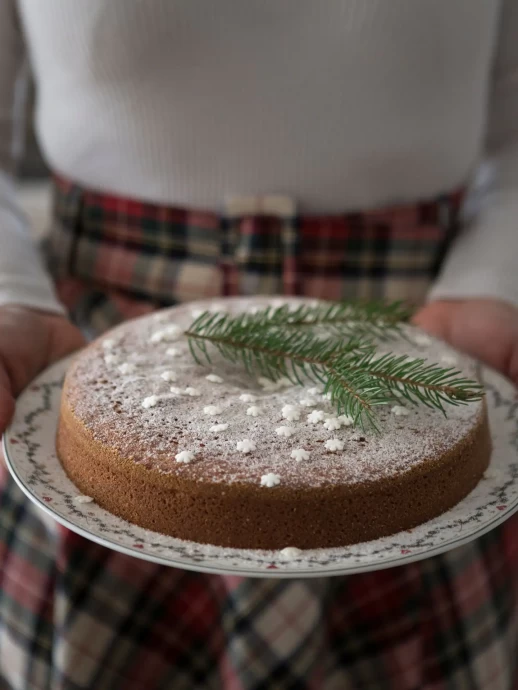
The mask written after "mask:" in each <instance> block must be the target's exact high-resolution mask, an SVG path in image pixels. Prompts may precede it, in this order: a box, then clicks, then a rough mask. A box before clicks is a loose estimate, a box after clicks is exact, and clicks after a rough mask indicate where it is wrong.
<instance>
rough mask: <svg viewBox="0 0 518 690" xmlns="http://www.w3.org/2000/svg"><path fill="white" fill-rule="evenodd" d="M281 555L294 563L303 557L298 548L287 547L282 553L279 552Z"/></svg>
mask: <svg viewBox="0 0 518 690" xmlns="http://www.w3.org/2000/svg"><path fill="white" fill-rule="evenodd" d="M279 555H280V556H281V558H284V559H286V560H287V561H293V560H295V559H296V558H299V557H300V556H301V555H302V551H301V549H297V547H296V546H286V548H284V549H282V551H279Z"/></svg>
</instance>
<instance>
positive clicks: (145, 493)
mask: <svg viewBox="0 0 518 690" xmlns="http://www.w3.org/2000/svg"><path fill="white" fill-rule="evenodd" d="M257 302H258V301H257V300H249V301H247V300H237V301H236V302H235V303H234V304H235V306H234V308H235V309H236V310H241V309H243V307H244V308H247V307H249V306H251V305H254V306H255V305H256V304H257ZM223 304H225V306H227V304H226V303H223ZM200 308H203V305H202V306H201V307H200ZM191 309H192V307H191ZM190 320H192V315H191V314H190V311H187V310H186V308H185V307H183V308H179V309H174V310H167V311H166V312H164V314H162V315H159V316H158V318H157V317H156V316H153V317H147V318H144V319H139V320H137V321H135V322H132V323H129V324H125V325H123V326H122V327H119V328H118V329H116V330H115V331H114V332H113V333H112V334H109V335H108V336H105V337H104V338H103V339H102V340H100V341H97V342H95V343H93V344H92V345H90V346H89V347H88V348H86V350H85V351H83V352H82V353H81V354H80V355H79V356H78V358H77V359H76V360H75V362H74V364H73V365H72V367H71V369H70V370H69V372H68V374H67V377H66V380H65V385H64V390H63V395H62V403H61V413H60V420H59V426H58V434H57V450H58V456H59V458H60V460H61V463H62V464H63V467H64V468H65V470H66V472H67V474H68V476H69V477H70V479H71V480H72V481H73V482H74V483H75V484H76V486H77V487H78V489H79V490H80V491H81V493H83V494H86V495H88V496H91V497H92V498H93V499H94V500H95V501H96V502H97V503H98V504H99V505H100V506H102V507H103V508H105V509H106V510H108V511H110V512H112V513H114V514H115V515H118V516H119V517H121V518H123V519H125V520H128V521H129V522H132V523H135V524H137V525H140V526H142V527H145V528H148V529H151V530H154V531H157V532H160V533H163V534H168V535H171V536H174V537H177V538H180V539H185V540H189V541H194V542H199V543H210V544H214V545H217V546H224V547H236V548H252V549H268V550H272V549H282V548H285V547H287V546H295V547H298V548H301V549H313V548H327V547H336V546H345V545H348V544H353V543H357V542H362V541H367V540H370V539H375V538H378V537H382V536H387V535H390V534H394V533H396V532H399V531H401V530H405V529H410V528H411V527H414V526H416V525H418V524H421V523H423V522H426V521H427V520H429V519H431V518H433V517H436V516H437V515H440V514H441V513H443V512H445V511H446V510H448V509H449V508H451V507H453V506H454V505H455V504H456V503H458V502H459V501H460V500H462V499H463V498H464V497H465V496H466V495H467V494H468V493H470V491H471V490H472V489H473V488H474V487H475V486H476V485H477V483H478V481H479V480H480V478H481V476H482V475H483V473H484V471H485V469H486V468H487V466H488V463H489V458H490V453H491V440H490V433H489V426H488V420H487V411H486V406H485V404H484V403H483V402H480V403H473V404H472V405H470V406H469V410H466V408H463V409H462V410H458V408H453V418H452V419H449V421H448V420H446V421H444V418H443V417H442V415H441V414H440V413H436V412H435V411H429V412H428V411H423V410H419V411H418V412H416V413H412V414H409V415H408V416H405V417H402V418H401V419H396V418H395V416H394V414H391V412H390V410H387V411H385V416H384V417H383V418H382V420H381V427H382V434H381V436H380V437H376V436H375V435H374V434H368V433H366V432H359V431H358V430H354V429H352V428H351V427H345V428H343V429H342V428H341V429H338V430H327V429H324V427H323V425H322V424H318V425H315V424H311V423H309V422H308V418H307V415H308V414H310V413H311V411H312V410H314V409H322V408H326V405H327V404H328V403H326V402H325V401H322V400H320V399H319V400H318V401H317V398H316V396H315V395H314V394H312V395H313V400H314V402H315V405H313V406H312V407H311V408H309V407H308V408H306V409H303V410H302V412H301V413H300V415H299V419H298V420H291V421H288V420H286V419H283V412H282V410H283V409H284V406H283V405H282V404H281V403H285V404H287V405H291V406H295V407H298V410H299V412H300V410H301V406H300V405H296V403H295V402H294V400H295V401H297V400H299V401H300V400H301V399H302V400H304V399H305V398H304V396H306V398H307V397H308V393H307V392H305V391H304V389H301V388H298V389H295V388H287V389H286V390H281V391H276V392H271V391H270V392H265V391H261V390H260V389H259V390H255V389H254V391H253V392H243V391H249V390H250V388H249V386H250V383H249V382H247V381H246V379H243V380H240V379H232V372H231V371H230V370H228V369H226V368H225V366H224V365H223V363H222V364H221V367H220V368H218V371H217V373H216V374H214V373H212V374H209V373H208V370H205V369H203V368H201V367H196V365H194V363H193V362H192V361H191V360H189V359H187V358H188V356H189V355H188V353H184V354H185V359H183V356H184V355H183V354H182V348H184V349H185V344H184V343H182V342H181V339H180V340H176V341H175V345H174V348H175V349H176V350H177V351H179V352H180V354H179V355H178V353H177V356H172V360H173V361H171V355H168V354H167V351H168V350H169V349H171V342H167V341H166V342H163V341H160V339H159V338H157V337H155V336H154V334H156V333H157V332H158V333H165V332H167V330H164V329H167V325H166V326H164V324H169V325H170V324H180V326H182V327H184V326H185V325H187V324H188V323H189V322H190ZM157 329H158V330H157ZM171 332H174V329H173V331H171ZM175 337H176V336H175ZM153 340H155V341H156V342H151V341H153ZM403 347H404V348H408V346H407V345H406V344H405V345H404V346H403ZM416 347H417V348H418V349H419V347H421V349H422V346H416ZM434 348H435V350H434ZM391 349H392V348H391ZM107 352H108V354H107ZM441 353H442V354H441ZM448 353H449V354H448ZM110 354H112V355H113V356H111V357H110ZM418 354H421V353H420V352H418ZM434 354H435V361H437V359H438V357H439V356H442V357H446V356H450V357H451V356H453V355H451V351H449V349H448V348H447V347H446V346H445V345H444V344H442V343H441V344H437V343H435V344H433V345H432V352H431V355H434ZM421 356H423V355H422V354H421ZM455 356H457V355H455ZM131 358H132V359H131ZM139 358H140V359H139ZM431 358H433V357H431ZM143 362H144V363H143ZM173 362H174V364H173ZM128 364H130V365H131V366H127V365H128ZM124 365H126V366H124ZM462 365H463V366H462V370H463V371H464V370H466V371H467V373H468V374H469V373H472V372H471V371H470V366H471V364H469V363H467V362H463V363H462ZM198 370H199V371H198ZM122 372H126V373H122ZM165 372H173V373H172V374H170V378H171V377H172V378H174V379H180V380H176V381H173V383H174V384H175V385H173V386H171V381H168V382H167V384H166V379H167V376H164V373H165ZM184 374H185V375H184ZM153 376H154V378H153ZM207 376H209V377H211V376H212V380H208V379H207ZM151 378H153V380H152V381H151ZM219 379H221V381H219ZM204 381H205V383H204ZM185 383H189V384H192V385H190V386H184V384H185ZM177 384H181V385H182V386H183V388H181V387H180V385H177ZM254 385H255V384H254ZM171 387H172V388H173V389H174V388H176V389H179V390H180V388H181V390H182V393H173V394H171V393H170V388H171ZM185 388H194V389H195V390H196V391H197V392H199V393H200V395H199V396H198V395H193V396H190V395H186V394H185V393H184V390H185ZM146 392H147V393H150V396H151V395H154V396H155V397H156V398H157V400H155V401H154V404H151V406H150V407H149V408H146V407H145V405H144V407H143V402H144V400H145V399H146V396H144V394H145V393H146ZM205 393H206V395H205ZM150 396H147V397H150ZM243 396H245V398H246V397H247V396H248V397H250V396H252V397H253V398H256V400H254V401H253V402H255V403H257V404H256V405H255V406H256V407H258V408H259V409H260V410H262V412H261V414H258V416H257V417H256V416H254V415H249V414H246V410H248V409H249V408H248V407H247V403H246V402H245V403H244V402H243V401H242V400H241V398H242V397H243ZM309 397H311V395H310V396H309ZM187 398H188V399H187ZM195 398H196V399H195ZM198 398H200V399H198ZM218 401H219V402H218ZM152 402H153V401H152ZM207 402H209V403H210V405H207ZM225 405H226V407H225ZM302 407H303V406H302ZM157 408H158V409H157ZM207 408H217V412H216V413H215V414H213V412H214V411H213V410H209V412H207ZM270 408H271V409H270ZM326 414H328V415H331V416H332V411H331V412H328V413H326ZM212 417H215V418H216V419H213V418H212ZM283 423H284V424H285V425H289V427H290V428H291V429H293V430H294V433H293V437H290V438H285V439H281V438H279V436H278V435H277V434H276V433H275V432H276V429H277V428H278V426H280V425H282V424H283ZM218 425H219V426H221V427H224V426H225V425H227V428H226V429H222V430H221V432H217V431H216V432H213V431H210V430H209V429H210V428H212V427H214V426H216V427H217V426H218ZM384 426H385V431H384ZM193 427H194V428H193ZM157 429H161V431H158V432H157ZM244 429H246V430H247V431H246V433H247V434H248V436H250V439H251V440H252V441H253V445H254V447H255V448H256V450H255V451H254V450H251V451H248V452H242V451H238V450H237V449H236V444H237V441H239V440H240V439H241V440H243V430H244ZM236 430H237V431H236ZM160 436H161V437H162V438H159V437H160ZM229 437H230V438H229ZM398 437H399V439H400V441H398ZM329 438H338V439H342V443H343V445H344V448H343V451H341V452H339V453H336V452H329V451H327V450H326V447H327V446H326V439H329ZM384 438H385V439H388V440H386V441H384ZM250 439H249V440H250ZM261 439H264V442H263V443H262V444H261ZM384 444H385V447H386V456H387V457H385V458H384V457H383V447H384ZM398 444H399V447H398ZM263 445H264V448H263ZM298 447H301V448H303V449H305V450H307V452H308V454H309V458H308V459H307V461H304V462H297V461H296V460H294V459H293V458H292V457H291V451H290V448H291V449H293V448H298ZM369 447H370V448H371V449H372V450H371V451H370V452H369ZM232 448H233V449H234V450H233V451H232V450H231V449H232ZM182 451H186V452H189V453H190V452H191V451H192V455H193V461H192V462H186V463H184V462H179V461H178V460H177V459H176V458H177V456H178V454H179V453H181V452H182ZM362 467H363V471H362ZM326 468H327V471H326ZM268 470H270V471H271V472H272V473H274V474H275V476H276V477H277V478H278V480H279V481H278V484H275V485H274V486H271V487H269V486H267V485H266V486H265V485H264V484H263V483H262V481H261V480H262V477H264V476H265V474H266V473H267V472H268Z"/></svg>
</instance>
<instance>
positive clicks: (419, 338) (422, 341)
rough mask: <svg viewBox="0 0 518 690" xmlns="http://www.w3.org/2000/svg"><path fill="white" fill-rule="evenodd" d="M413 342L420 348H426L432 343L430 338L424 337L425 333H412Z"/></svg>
mask: <svg viewBox="0 0 518 690" xmlns="http://www.w3.org/2000/svg"><path fill="white" fill-rule="evenodd" d="M413 340H414V343H415V344H416V345H419V346H420V347H428V346H429V345H431V344H432V342H433V341H432V339H431V338H430V336H429V335H426V333H414V334H413Z"/></svg>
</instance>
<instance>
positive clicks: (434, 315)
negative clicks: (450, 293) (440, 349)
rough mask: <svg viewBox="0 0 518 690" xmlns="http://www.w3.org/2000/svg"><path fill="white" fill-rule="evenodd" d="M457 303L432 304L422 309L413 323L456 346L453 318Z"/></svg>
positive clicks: (413, 319)
mask: <svg viewBox="0 0 518 690" xmlns="http://www.w3.org/2000/svg"><path fill="white" fill-rule="evenodd" d="M457 304H458V303H456V302H453V301H452V302H431V303H430V304H427V305H425V306H424V307H422V308H421V309H420V310H419V311H418V312H416V314H415V315H414V316H413V318H412V323H413V324H414V325H415V326H418V327H419V328H422V329H423V331H427V332H428V333H430V334H431V335H434V336H436V337H437V338H440V339H441V340H446V341H448V342H450V343H451V344H452V345H455V343H454V342H452V341H453V340H454V334H453V333H452V324H451V322H452V318H453V314H454V312H455V308H456V305H457Z"/></svg>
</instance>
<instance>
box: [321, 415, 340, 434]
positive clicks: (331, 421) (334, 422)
mask: <svg viewBox="0 0 518 690" xmlns="http://www.w3.org/2000/svg"><path fill="white" fill-rule="evenodd" d="M324 426H325V428H326V429H327V430H328V431H336V430H337V429H340V427H341V426H342V422H341V421H340V420H339V419H338V417H332V416H330V417H328V418H327V419H326V420H325V422H324Z"/></svg>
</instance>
